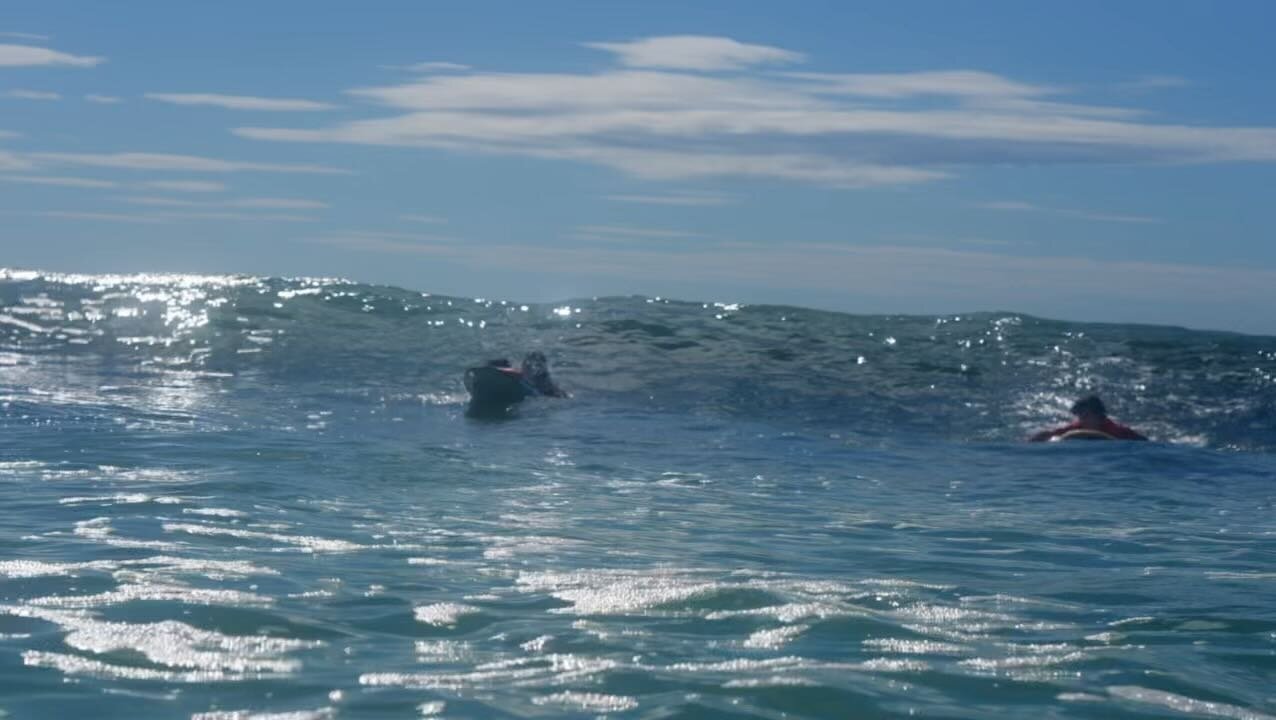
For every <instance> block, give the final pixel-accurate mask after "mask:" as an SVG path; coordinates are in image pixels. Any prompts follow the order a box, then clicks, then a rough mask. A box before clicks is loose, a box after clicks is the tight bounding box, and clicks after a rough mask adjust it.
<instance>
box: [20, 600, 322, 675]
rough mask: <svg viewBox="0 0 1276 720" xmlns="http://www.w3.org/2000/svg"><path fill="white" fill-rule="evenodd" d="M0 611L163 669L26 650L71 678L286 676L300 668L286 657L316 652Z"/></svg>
mask: <svg viewBox="0 0 1276 720" xmlns="http://www.w3.org/2000/svg"><path fill="white" fill-rule="evenodd" d="M0 613H4V614H7V615H13V616H17V617H28V618H36V619H40V620H45V621H47V622H52V623H54V624H56V625H59V626H61V627H62V628H63V629H64V630H66V631H67V635H66V637H65V639H64V640H63V642H65V643H66V645H67V646H68V647H70V648H72V649H74V650H79V651H82V652H87V653H92V654H95V655H114V654H120V653H135V654H138V655H141V656H142V657H144V658H145V659H146V660H147V661H148V662H150V663H152V664H154V665H159V666H162V668H151V667H138V666H133V665H117V664H112V663H107V662H103V661H101V660H96V659H93V658H89V657H83V656H79V655H70V654H65V653H56V652H44V651H34V650H33V651H28V652H26V653H24V655H23V661H24V662H25V663H26V664H27V665H29V666H35V667H50V668H54V669H57V670H61V671H62V672H64V673H67V674H70V675H77V674H89V675H101V676H106V677H116V678H123V679H138V680H163V681H169V682H190V683H195V682H220V681H237V680H243V679H248V678H260V677H263V676H284V675H290V674H292V673H295V672H296V671H297V670H299V669H300V667H301V662H300V661H299V660H296V659H293V658H288V657H284V656H283V655H284V653H288V652H292V651H295V650H300V649H306V648H314V647H319V646H321V645H322V643H321V642H317V641H304V640H291V639H283V638H272V637H266V636H256V635H225V634H222V633H219V632H214V631H210V630H202V629H199V628H196V627H193V626H191V625H187V624H185V623H181V622H177V621H175V620H165V621H161V622H156V623H126V622H108V621H104V620H100V619H97V618H96V617H94V616H93V615H91V614H88V613H86V612H83V611H67V610H54V609H48V608H40V607H31V606H0Z"/></svg>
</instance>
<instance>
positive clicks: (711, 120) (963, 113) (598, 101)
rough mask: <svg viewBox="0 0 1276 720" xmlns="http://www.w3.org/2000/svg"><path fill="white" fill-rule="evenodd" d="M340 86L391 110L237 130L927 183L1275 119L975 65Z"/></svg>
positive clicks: (1200, 156)
mask: <svg viewBox="0 0 1276 720" xmlns="http://www.w3.org/2000/svg"><path fill="white" fill-rule="evenodd" d="M666 39H668V38H666ZM655 40H662V39H660V38H648V39H647V40H646V41H641V42H640V43H636V44H633V45H634V48H630V47H629V44H620V46H623V47H624V48H626V52H629V51H631V50H632V51H633V52H634V53H639V55H641V53H640V52H639V50H640V49H643V51H644V52H645V49H650V48H651V47H668V45H666V44H662V43H656V42H654V41H655ZM673 40H678V41H679V42H675V43H673V46H674V47H678V46H680V45H679V43H680V42H682V41H683V40H686V38H673ZM717 40H723V39H722V38H718V39H717ZM653 43H654V44H653ZM691 46H693V47H701V46H700V45H697V44H695V43H692V44H691ZM710 46H713V47H736V46H739V47H753V48H756V47H757V46H743V45H740V44H739V43H735V44H734V45H727V46H723V45H720V44H718V45H714V44H712V43H711V44H710ZM618 47H619V46H618ZM612 49H616V48H612ZM772 50H774V48H772ZM616 52H618V53H620V50H619V49H616ZM741 52H743V51H741ZM751 52H752V51H751ZM631 54H632V53H631ZM764 55H765V54H764V53H763V54H761V55H758V57H762V56H764ZM626 57H628V56H627V55H625V54H623V53H621V58H622V61H625V58H626ZM790 59H795V58H790ZM724 62H725V61H724ZM740 62H743V60H740ZM634 64H639V63H637V62H635V63H634ZM648 64H650V63H648ZM688 64H689V61H685V62H684V64H681V65H677V67H680V68H681V67H687V66H688ZM347 92H348V93H349V94H351V95H354V96H356V97H359V98H363V99H366V100H370V101H372V102H374V103H377V104H380V105H383V106H386V107H387V108H389V110H388V111H387V113H386V114H385V115H383V116H381V117H373V118H369V119H363V120H355V121H349V122H342V123H336V124H332V125H329V126H326V127H318V128H316V127H306V128H298V127H293V128H289V127H241V128H236V129H235V130H234V131H233V132H234V133H235V134H236V135H238V136H240V137H245V138H251V139H258V140H269V141H282V142H325V143H326V142H332V143H354V144H367V145H384V146H394V147H422V148H433V149H441V150H446V151H452V152H461V153H483V154H501V155H516V156H526V157H534V158H544V159H557V160H566V161H576V162H584V163H591V164H595V165H602V166H605V167H609V168H613V169H615V170H617V171H620V172H622V173H625V174H627V175H631V176H634V177H639V178H644V179H654V180H698V179H703V178H714V177H754V178H767V179H775V180H790V181H798V182H807V183H817V184H823V185H828V186H834V187H871V186H889V185H902V184H912V183H920V182H927V181H933V180H938V179H942V178H946V177H950V176H952V175H954V174H956V173H957V172H959V171H960V169H961V168H963V167H972V166H986V165H1005V164H1061V163H1070V164H1092V163H1104V164H1112V163H1130V164H1134V163H1204V162H1276V128H1270V127H1210V126H1205V125H1176V124H1173V123H1168V122H1149V121H1146V120H1144V119H1143V118H1142V114H1143V113H1142V112H1141V111H1140V110H1138V109H1135V108H1125V107H1107V106H1095V105H1090V104H1086V103H1081V102H1067V101H1068V100H1071V99H1072V98H1070V97H1067V96H1068V95H1071V94H1074V93H1076V91H1075V90H1070V89H1068V88H1066V87H1063V86H1055V85H1045V84H1039V83H1031V82H1022V81H1019V80H1015V79H1011V78H1008V77H1004V76H1001V75H997V74H994V73H988V72H981V71H976V70H950V71H931V72H908V73H873V74H828V73H782V74H753V75H748V74H743V73H741V74H735V75H731V76H708V75H703V74H695V73H687V72H674V71H656V70H630V69H617V70H610V71H604V72H596V73H580V74H572V73H549V74H535V73H505V74H498V73H473V74H460V75H446V76H429V77H422V78H414V79H412V81H410V82H407V83H403V84H398V85H390V86H384V87H370V88H359V89H354V90H349V91H347ZM1094 219H1098V218H1094ZM1108 219H1110V220H1115V216H1114V217H1112V218H1108ZM1127 221H1132V220H1127Z"/></svg>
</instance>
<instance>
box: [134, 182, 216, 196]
mask: <svg viewBox="0 0 1276 720" xmlns="http://www.w3.org/2000/svg"><path fill="white" fill-rule="evenodd" d="M141 186H142V187H145V188H151V189H153V190H164V191H168V192H193V193H210V192H222V191H223V190H225V189H226V185H225V184H224V183H219V182H215V181H213V180H148V181H147V182H144V183H141Z"/></svg>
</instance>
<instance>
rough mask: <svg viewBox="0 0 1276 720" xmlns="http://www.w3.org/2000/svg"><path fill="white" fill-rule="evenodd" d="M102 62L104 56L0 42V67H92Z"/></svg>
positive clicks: (104, 60)
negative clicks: (75, 53) (72, 53)
mask: <svg viewBox="0 0 1276 720" xmlns="http://www.w3.org/2000/svg"><path fill="white" fill-rule="evenodd" d="M33 39H34V38H33ZM103 62H106V58H101V57H89V56H86V55H70V54H68V53H64V52H58V51H57V50H50V49H48V48H43V47H34V46H31V45H9V44H0V67H34V66H40V65H54V66H57V65H62V66H67V67H94V66H97V65H100V64H102V63H103Z"/></svg>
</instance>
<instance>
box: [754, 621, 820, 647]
mask: <svg viewBox="0 0 1276 720" xmlns="http://www.w3.org/2000/svg"><path fill="white" fill-rule="evenodd" d="M809 629H811V626H810V625H786V626H784V627H778V628H771V629H770V630H759V631H757V632H755V633H753V634H752V635H750V636H749V638H748V639H747V640H745V641H744V646H745V647H747V648H764V649H767V650H774V649H776V648H779V647H782V646H783V645H786V644H787V643H788V642H789V641H790V640H792V639H793V638H795V637H797V636H798V635H801V634H802V633H804V632H806V631H807V630H809Z"/></svg>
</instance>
